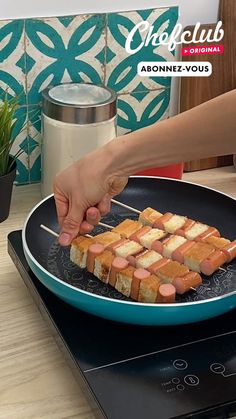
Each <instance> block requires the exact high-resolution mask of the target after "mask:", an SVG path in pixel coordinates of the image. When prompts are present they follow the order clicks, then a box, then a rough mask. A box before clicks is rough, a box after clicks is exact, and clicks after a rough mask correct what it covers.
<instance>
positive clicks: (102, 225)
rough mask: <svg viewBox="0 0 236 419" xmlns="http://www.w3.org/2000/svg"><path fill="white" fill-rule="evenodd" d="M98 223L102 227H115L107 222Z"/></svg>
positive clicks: (110, 228)
mask: <svg viewBox="0 0 236 419" xmlns="http://www.w3.org/2000/svg"><path fill="white" fill-rule="evenodd" d="M98 225H99V226H101V227H105V228H109V230H112V229H113V228H114V227H112V226H109V224H105V223H98Z"/></svg>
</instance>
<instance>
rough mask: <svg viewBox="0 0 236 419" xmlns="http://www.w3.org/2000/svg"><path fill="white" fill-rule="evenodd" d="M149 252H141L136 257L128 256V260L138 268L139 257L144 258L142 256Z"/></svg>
mask: <svg viewBox="0 0 236 419" xmlns="http://www.w3.org/2000/svg"><path fill="white" fill-rule="evenodd" d="M147 252H149V250H147V249H145V250H141V251H140V252H139V253H137V254H136V255H135V256H134V255H130V256H128V257H127V260H128V262H129V264H130V265H131V266H133V267H134V268H135V267H136V262H137V258H139V256H142V255H144V254H145V253H147Z"/></svg>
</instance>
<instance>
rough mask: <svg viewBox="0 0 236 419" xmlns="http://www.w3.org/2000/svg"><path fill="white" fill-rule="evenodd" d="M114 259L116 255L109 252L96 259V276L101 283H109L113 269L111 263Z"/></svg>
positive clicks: (106, 251)
mask: <svg viewBox="0 0 236 419" xmlns="http://www.w3.org/2000/svg"><path fill="white" fill-rule="evenodd" d="M113 259H114V255H113V254H112V252H110V251H109V250H104V252H103V253H102V254H101V255H100V256H97V257H96V258H95V264H94V271H93V273H94V275H95V276H96V277H97V278H99V279H100V281H102V282H105V283H106V284H107V283H108V280H109V273H110V269H111V263H112V260H113Z"/></svg>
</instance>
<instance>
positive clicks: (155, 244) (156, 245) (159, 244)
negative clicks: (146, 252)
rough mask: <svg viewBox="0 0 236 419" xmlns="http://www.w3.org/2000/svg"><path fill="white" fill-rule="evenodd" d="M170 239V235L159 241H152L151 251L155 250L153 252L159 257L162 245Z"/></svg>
mask: <svg viewBox="0 0 236 419" xmlns="http://www.w3.org/2000/svg"><path fill="white" fill-rule="evenodd" d="M170 237H171V234H168V235H167V236H165V237H164V238H163V239H161V240H154V241H153V242H152V245H151V250H155V252H157V253H159V254H160V255H162V253H163V250H164V244H165V243H167V242H168V240H169V239H170Z"/></svg>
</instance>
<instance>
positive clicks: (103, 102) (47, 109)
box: [42, 83, 117, 125]
mask: <svg viewBox="0 0 236 419" xmlns="http://www.w3.org/2000/svg"><path fill="white" fill-rule="evenodd" d="M42 95H43V113H44V114H45V115H47V116H49V117H50V118H52V119H56V120H58V121H62V122H68V123H72V124H80V125H85V124H93V123H96V122H103V121H107V120H108V119H111V118H113V117H114V116H116V99H117V95H116V93H115V92H114V91H113V90H111V89H109V88H108V87H105V86H97V85H95V84H86V83H64V84H59V85H57V86H55V87H48V88H47V89H45V90H44V91H43V92H42Z"/></svg>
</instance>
